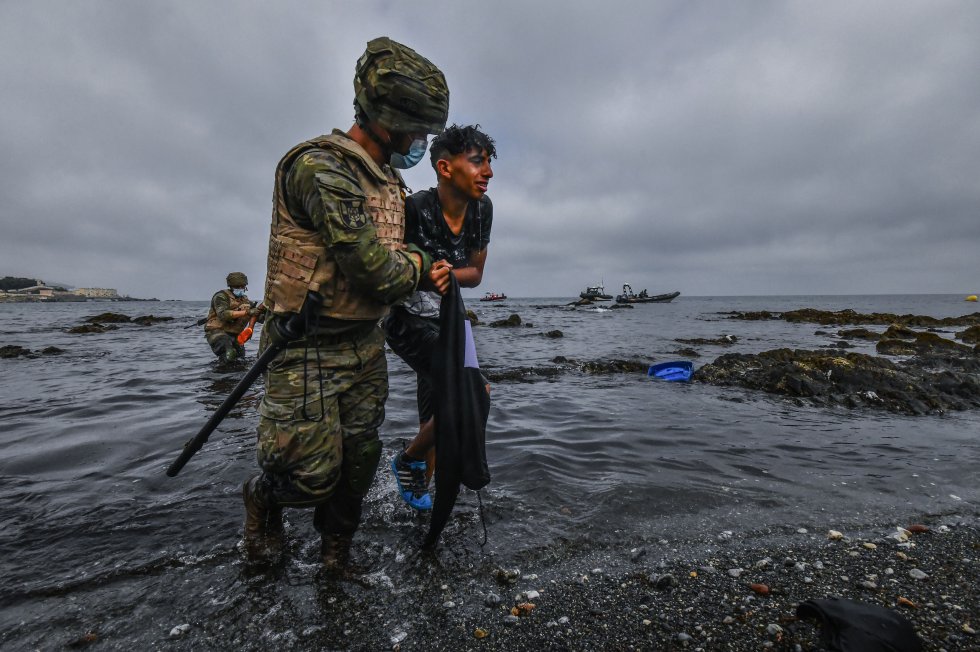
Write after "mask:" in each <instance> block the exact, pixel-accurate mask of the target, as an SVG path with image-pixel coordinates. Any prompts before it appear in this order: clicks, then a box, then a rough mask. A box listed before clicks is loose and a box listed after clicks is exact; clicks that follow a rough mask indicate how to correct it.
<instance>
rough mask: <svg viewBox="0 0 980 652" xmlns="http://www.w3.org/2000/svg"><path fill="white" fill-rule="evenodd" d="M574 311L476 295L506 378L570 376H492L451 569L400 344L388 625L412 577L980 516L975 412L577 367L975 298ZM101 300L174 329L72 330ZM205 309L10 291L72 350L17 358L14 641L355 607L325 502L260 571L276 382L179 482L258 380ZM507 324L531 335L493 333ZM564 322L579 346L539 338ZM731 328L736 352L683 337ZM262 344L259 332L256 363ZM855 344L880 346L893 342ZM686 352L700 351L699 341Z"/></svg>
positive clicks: (12, 473)
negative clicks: (433, 511) (432, 534)
mask: <svg viewBox="0 0 980 652" xmlns="http://www.w3.org/2000/svg"><path fill="white" fill-rule="evenodd" d="M569 301H570V299H563V298H534V299H508V300H507V301H505V302H499V303H482V302H478V301H476V299H471V300H469V301H468V306H469V308H470V309H472V310H474V311H475V312H476V314H477V315H478V317H479V319H480V321H481V325H479V326H477V327H476V328H475V329H474V334H475V338H476V343H477V352H478V356H479V361H480V364H481V366H482V367H483V368H484V369H485V370H486V371H488V372H493V373H496V372H506V371H509V370H510V371H513V370H516V369H526V370H534V369H539V370H540V369H553V368H554V367H556V366H558V367H560V369H561V372H560V373H557V374H552V375H540V374H536V373H533V372H529V373H527V374H525V375H523V376H522V377H521V380H517V381H501V382H497V383H494V386H493V387H492V408H491V412H490V419H489V423H488V427H487V456H488V460H489V464H490V470H491V473H492V476H493V480H492V481H491V483H490V485H489V486H488V487H487V488H485V489H484V490H483V492H482V493H481V496H480V498H481V499H482V509H481V505H480V503H481V501H480V500H478V499H477V497H476V495H475V494H474V493H473V492H470V491H464V492H463V493H462V494H461V496H460V500H459V504H458V505H457V508H456V511H455V513H454V517H453V519H452V521H451V522H450V524H449V526H448V527H447V530H446V532H445V533H444V536H443V540H442V544H441V547H440V550H439V553H438V555H437V557H436V560H435V561H434V562H433V561H432V560H426V559H423V558H421V557H420V556H419V555H418V554H417V547H418V543H419V541H420V539H421V535H422V534H423V533H424V531H425V527H426V525H427V518H426V517H425V516H421V517H420V516H418V515H415V514H414V513H412V512H411V511H410V510H409V509H408V508H407V507H406V506H405V505H404V504H402V503H401V501H400V499H399V498H398V497H397V496H396V493H395V488H394V482H393V479H392V477H391V474H390V472H389V471H388V468H387V460H388V459H389V458H390V456H391V455H392V454H393V453H394V452H395V450H397V449H398V448H399V441H400V440H402V439H404V438H407V437H410V436H411V435H412V434H413V433H414V432H415V430H416V428H417V415H416V406H415V385H414V374H412V372H411V370H409V369H408V367H407V366H406V365H404V363H402V362H401V361H400V360H399V359H398V358H397V357H396V356H394V355H393V354H390V353H389V356H388V357H389V368H390V372H391V392H390V398H389V400H388V403H387V415H386V421H385V423H384V426H383V428H382V431H381V436H382V439H383V440H384V442H385V454H384V459H383V460H382V466H381V468H380V470H379V472H378V475H377V478H376V480H375V483H374V486H373V488H372V490H371V493H370V496H369V498H368V500H367V503H366V508H365V514H364V521H363V524H362V527H361V530H360V531H359V533H358V535H357V538H356V540H355V546H354V550H355V558H357V559H358V560H359V561H360V562H361V563H362V564H363V565H365V566H367V570H366V571H365V573H366V574H365V575H364V576H363V578H362V579H363V581H362V582H361V583H360V584H358V585H357V587H358V588H356V590H355V589H349V591H350V592H356V595H348V596H346V599H350V600H353V601H354V602H356V601H357V600H364V599H372V596H375V595H376V596H378V598H379V599H384V600H388V601H390V603H391V605H392V606H391V608H390V609H389V611H387V612H386V613H387V616H386V617H385V618H383V619H381V620H379V622H378V623H377V627H378V628H379V629H386V628H396V629H397V628H398V627H400V626H404V623H402V622H401V621H400V620H399V619H400V618H403V617H404V616H403V614H404V613H405V611H404V610H406V609H409V610H410V609H412V608H413V607H411V605H412V604H413V602H412V601H413V599H414V593H413V589H412V587H415V586H419V585H420V584H425V583H426V582H431V581H439V582H444V581H450V582H451V581H452V578H454V577H463V576H466V575H467V573H473V572H474V571H473V569H474V568H477V569H481V568H487V569H489V568H492V567H496V566H503V567H509V566H515V567H519V566H525V567H526V566H528V565H533V564H534V563H535V561H536V560H537V561H541V560H544V559H558V560H561V561H560V562H559V568H561V567H567V568H568V569H572V568H574V567H577V566H579V565H587V564H588V563H589V561H588V560H589V555H590V552H591V551H594V550H597V549H602V550H613V551H615V550H622V551H623V554H625V555H628V550H630V549H636V547H637V546H648V547H650V548H651V549H654V550H657V553H656V554H661V555H667V554H670V551H673V553H675V554H683V550H685V549H686V548H685V547H687V548H690V547H691V546H695V545H698V544H699V543H700V544H704V545H708V546H710V545H711V544H712V542H714V541H716V540H717V538H718V537H719V536H720V534H721V533H723V532H735V533H736V536H737V534H738V533H740V532H768V533H770V534H771V536H779V535H780V533H782V532H790V531H797V530H799V529H802V528H806V529H809V530H810V531H814V532H822V531H826V530H827V529H837V530H848V529H849V528H862V527H868V526H871V525H878V524H885V525H887V524H896V525H901V524H907V523H908V522H910V519H916V518H921V517H923V516H926V515H951V516H954V517H969V518H975V517H976V516H977V514H978V505H980V481H978V478H980V473H978V464H980V440H978V436H977V433H978V432H980V414H977V413H975V412H962V413H949V414H945V415H941V416H925V417H910V416H904V415H896V414H890V413H887V412H881V411H875V410H871V409H847V408H825V407H814V406H810V405H806V404H802V405H800V404H797V403H795V402H793V401H791V400H789V399H786V398H783V397H778V396H771V395H767V394H763V393H759V392H752V391H749V390H744V389H740V388H719V387H713V386H710V385H705V384H700V383H667V382H663V381H658V380H656V379H652V378H648V377H647V376H646V375H645V373H630V374H626V373H617V374H589V373H585V372H583V371H581V369H580V367H578V366H577V365H576V363H581V362H587V361H599V362H602V361H610V360H640V361H643V362H644V363H650V364H653V363H657V362H665V361H670V360H677V359H688V360H691V361H693V362H694V366H695V368H697V367H699V366H701V365H702V364H706V363H708V362H711V361H712V360H714V359H715V358H716V357H717V356H719V355H721V354H723V353H728V352H740V353H754V352H759V351H765V350H770V349H775V348H780V347H790V348H802V349H817V348H820V347H822V346H826V345H828V344H830V343H832V342H834V341H837V340H838V339H839V338H836V337H834V336H833V335H832V333H834V332H835V331H836V328H834V327H821V326H819V325H816V324H794V323H788V322H784V321H779V320H776V321H740V320H732V319H729V318H728V315H726V314H725V313H727V312H729V311H755V310H770V311H783V310H790V309H796V308H804V307H809V308H817V309H824V310H841V309H845V308H850V309H853V310H856V311H858V312H862V313H869V312H892V313H898V314H917V315H930V316H933V317H946V316H957V315H962V314H968V313H971V312H973V311H974V309H975V308H976V304H971V303H965V302H964V301H963V300H962V297H959V296H941V295H914V296H897V295H887V296H834V297H831V296H813V297H803V296H800V297H687V296H681V297H679V298H678V299H675V300H674V301H673V302H671V303H667V304H641V305H636V306H635V307H634V308H632V309H621V310H610V309H608V308H609V306H610V304H609V303H608V302H607V303H605V304H601V303H600V304H597V305H596V306H593V307H588V308H581V307H579V308H574V309H572V308H571V307H569V306H567V305H566V304H567V303H568V302H569ZM105 311H112V312H118V313H122V314H125V315H128V316H130V317H137V316H142V315H154V316H157V317H173V320H172V321H168V322H162V323H158V324H154V325H151V326H139V325H134V324H121V325H120V327H119V328H118V329H117V330H113V331H109V332H107V333H104V334H90V335H78V334H69V333H67V332H66V331H67V330H68V329H69V328H71V327H72V326H77V325H79V324H81V323H83V321H84V320H85V319H86V318H88V317H90V316H93V315H96V314H98V313H101V312H105ZM206 313H207V304H206V303H204V302H179V301H178V302H138V303H137V302H131V303H95V302H91V303H54V304H0V346H3V345H19V346H23V347H26V348H29V349H32V350H34V351H39V350H41V349H43V348H44V347H49V346H55V347H58V348H60V349H63V350H64V352H63V353H62V354H60V355H44V356H40V357H32V358H24V357H20V358H15V359H5V360H0V442H2V451H3V452H2V454H0V523H2V528H0V577H2V578H3V580H2V586H0V647H4V649H34V648H41V649H50V648H60V647H62V646H64V645H66V644H72V643H78V642H79V641H81V642H82V643H85V642H86V639H85V637H86V636H94V637H96V640H99V641H105V642H106V644H107V645H109V646H110V647H113V648H118V649H127V648H130V649H149V648H153V647H157V646H167V645H171V644H175V643H174V642H173V640H172V639H170V638H169V632H170V631H171V628H172V627H174V626H176V625H180V624H182V623H189V624H192V625H193V627H196V628H198V629H201V630H205V631H208V632H209V635H210V636H212V637H216V638H212V639H211V640H224V639H223V638H221V637H222V636H225V635H227V637H228V638H227V641H228V648H229V649H243V648H246V647H250V646H254V647H255V648H256V649H261V648H262V647H263V646H265V645H272V644H274V643H276V642H279V643H284V644H288V643H289V642H290V640H294V639H296V637H301V636H302V634H303V632H304V631H306V630H304V628H308V627H311V626H325V625H316V624H315V623H316V622H318V620H319V619H322V618H323V617H324V616H323V612H324V610H326V611H329V610H331V609H334V608H335V605H336V602H335V601H336V599H337V598H336V596H335V597H333V598H330V599H326V598H324V599H323V601H321V602H318V601H317V600H316V599H315V596H316V595H320V593H319V592H320V590H321V587H320V586H319V585H318V584H317V580H316V579H315V578H316V570H317V568H318V563H317V553H318V543H317V536H316V533H315V532H314V530H313V528H312V525H311V523H310V513H309V512H308V511H301V510H291V511H287V541H288V547H287V554H286V559H285V561H284V565H283V567H281V568H280V569H279V570H278V571H277V572H274V573H271V574H266V575H261V576H259V577H255V576H252V575H249V574H248V573H247V572H245V568H244V566H243V563H242V557H241V554H240V552H239V542H240V539H241V531H242V530H241V528H242V517H243V511H242V503H241V484H242V481H243V480H244V479H245V478H246V477H248V476H249V475H251V474H253V473H254V472H255V468H256V466H255V446H254V440H255V425H256V421H257V406H258V402H259V400H260V398H261V395H262V387H261V382H257V383H256V384H255V385H254V386H253V387H252V388H251V389H250V391H249V392H248V393H246V395H245V396H244V398H243V399H242V400H241V402H240V403H239V404H238V406H237V407H236V408H235V409H234V410H232V412H231V413H230V414H229V416H228V417H227V418H226V419H225V420H224V422H223V423H222V424H221V425H220V427H219V428H218V429H217V431H216V432H215V433H214V434H213V435H212V436H211V440H210V441H209V442H208V443H207V444H206V445H205V447H204V449H203V450H201V451H200V452H199V453H198V454H197V455H196V456H195V457H194V458H193V459H192V460H191V461H190V462H189V463H188V465H187V466H186V467H185V468H184V470H183V471H182V472H181V474H180V475H179V476H178V477H176V478H169V477H166V476H165V474H164V471H165V469H166V467H167V466H168V464H169V463H170V462H171V461H172V460H173V459H174V457H176V455H177V454H178V453H179V451H180V449H181V447H182V445H183V443H184V442H185V441H186V440H187V439H188V438H189V437H191V436H192V435H193V434H194V433H196V432H197V430H198V429H199V428H200V427H201V425H202V424H203V423H204V422H205V421H206V420H207V419H208V417H209V415H210V414H211V413H212V412H213V411H214V410H215V409H216V407H217V406H218V405H219V404H220V403H221V401H222V400H223V399H224V397H225V396H226V395H227V394H228V393H229V392H230V390H231V389H232V388H233V387H234V386H235V384H236V383H237V381H238V379H239V378H240V377H241V374H242V373H243V371H244V367H241V366H231V367H228V366H223V365H219V364H218V363H217V362H216V361H215V359H214V356H213V354H212V353H211V351H210V349H209V347H208V346H207V344H206V342H205V341H204V336H203V327H202V326H200V325H199V323H198V322H199V320H200V319H201V318H202V317H204V316H205V315H206ZM511 314H518V315H520V317H521V318H522V321H523V324H522V326H520V327H517V328H492V327H489V326H488V323H489V322H492V321H494V320H498V319H503V318H506V317H507V316H509V315H511ZM553 330H560V331H561V333H562V335H563V336H562V337H545V336H544V333H547V332H548V331H553ZM949 330H950V332H949V333H947V334H946V336H947V337H951V336H952V334H951V333H952V331H953V330H956V329H949ZM818 331H821V332H822V333H831V334H830V335H828V334H818ZM724 335H732V336H734V337H735V338H736V341H735V342H734V343H733V344H731V345H729V346H722V345H720V344H715V345H693V346H692V345H690V344H684V343H681V342H678V340H680V339H695V338H705V339H711V340H718V339H720V338H721V337H722V336H724ZM257 341H258V337H257V336H256V338H255V339H253V341H252V342H251V343H249V344H248V345H247V348H248V350H249V357H250V359H252V360H254V356H255V349H256V346H257ZM852 343H853V344H854V345H855V348H854V349H853V350H856V351H859V352H866V353H870V354H874V343H873V342H866V341H860V340H858V341H852ZM682 348H693V349H695V350H696V352H697V353H698V356H697V357H693V356H690V355H688V356H684V355H681V354H678V353H677V351H678V350H680V349H682ZM559 356H561V357H562V358H564V359H565V360H567V361H568V362H560V360H561V358H559ZM555 360H559V362H555ZM484 527H485V528H486V536H487V542H486V544H485V545H482V546H481V545H480V544H481V543H482V540H483V537H484ZM678 551H680V552H678ZM433 564H434V565H433ZM434 569H435V570H434ZM477 572H482V571H477ZM434 577H438V578H439V579H438V580H434V579H433V578H434ZM446 578H449V579H448V580H447V579H446ZM343 599H344V598H342V601H343ZM311 623H312V624H311ZM337 626H338V627H343V625H342V624H341V625H337ZM178 642H179V639H178ZM184 645H185V646H187V648H186V649H191V648H193V647H194V645H193V644H191V643H187V642H185V643H184ZM217 647H219V648H220V647H223V646H222V645H218V646H217ZM354 647H356V646H354Z"/></svg>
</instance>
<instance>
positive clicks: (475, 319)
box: [466, 310, 480, 326]
mask: <svg viewBox="0 0 980 652" xmlns="http://www.w3.org/2000/svg"><path fill="white" fill-rule="evenodd" d="M466 318H467V319H469V320H470V323H471V324H472V325H474V326H477V325H479V323H480V319H479V318H478V317H477V316H476V313H475V312H473V311H472V310H467V311H466Z"/></svg>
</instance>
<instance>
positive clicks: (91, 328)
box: [68, 324, 119, 335]
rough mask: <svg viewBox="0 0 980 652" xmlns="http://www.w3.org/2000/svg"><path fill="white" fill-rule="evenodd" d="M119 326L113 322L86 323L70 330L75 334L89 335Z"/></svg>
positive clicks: (115, 328) (112, 329)
mask: <svg viewBox="0 0 980 652" xmlns="http://www.w3.org/2000/svg"><path fill="white" fill-rule="evenodd" d="M118 328H119V327H118V326H114V325H112V324H84V325H82V326H75V327H73V328H69V329H68V332H69V333H72V334H75V335H88V334H93V333H94V334H98V333H106V332H108V331H114V330H117V329H118Z"/></svg>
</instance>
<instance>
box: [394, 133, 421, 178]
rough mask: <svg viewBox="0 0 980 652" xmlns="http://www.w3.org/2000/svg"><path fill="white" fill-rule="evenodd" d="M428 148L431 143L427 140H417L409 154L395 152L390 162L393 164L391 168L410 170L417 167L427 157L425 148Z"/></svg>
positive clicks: (413, 142)
mask: <svg viewBox="0 0 980 652" xmlns="http://www.w3.org/2000/svg"><path fill="white" fill-rule="evenodd" d="M428 146H429V142H428V139H427V138H416V139H415V140H413V141H412V146H411V147H409V148H408V154H399V153H398V152H394V153H393V154H392V155H391V159H390V160H389V161H388V162H389V163H391V167H393V168H397V169H399V170H407V169H408V168H412V167H415V166H416V165H418V164H419V161H421V160H422V157H424V156H425V148H426V147H428Z"/></svg>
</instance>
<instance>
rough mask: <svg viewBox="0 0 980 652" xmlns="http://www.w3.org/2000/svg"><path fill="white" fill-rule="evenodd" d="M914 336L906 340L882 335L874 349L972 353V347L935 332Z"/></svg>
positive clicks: (893, 352)
mask: <svg viewBox="0 0 980 652" xmlns="http://www.w3.org/2000/svg"><path fill="white" fill-rule="evenodd" d="M888 330H891V329H890V328H889V329H888ZM914 337H915V339H914V340H913V341H912V342H906V341H905V340H901V339H888V338H886V337H885V336H884V335H883V336H882V338H881V340H880V341H879V342H878V344H877V345H876V346H875V350H876V351H878V353H882V354H885V355H927V354H935V353H947V352H950V353H954V354H957V355H963V356H970V355H973V347H970V346H967V345H965V344H960V343H959V342H954V341H953V340H947V339H946V338H944V337H940V336H938V335H936V334H935V333H914Z"/></svg>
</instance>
